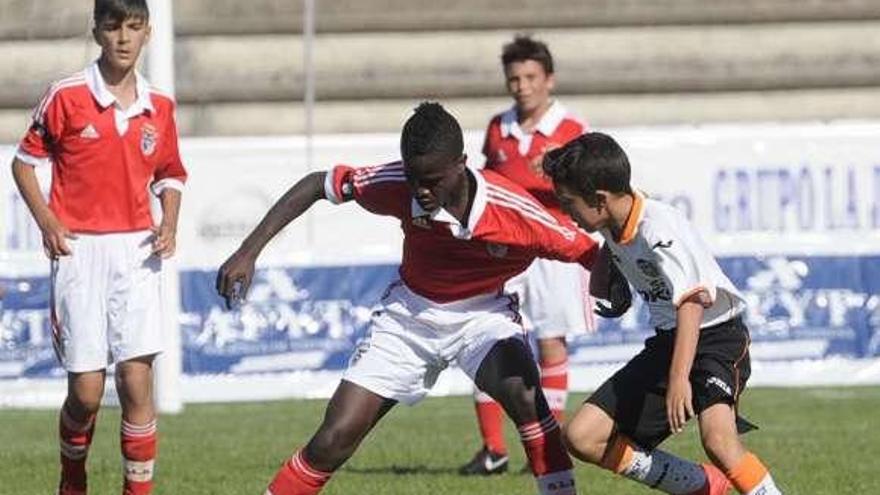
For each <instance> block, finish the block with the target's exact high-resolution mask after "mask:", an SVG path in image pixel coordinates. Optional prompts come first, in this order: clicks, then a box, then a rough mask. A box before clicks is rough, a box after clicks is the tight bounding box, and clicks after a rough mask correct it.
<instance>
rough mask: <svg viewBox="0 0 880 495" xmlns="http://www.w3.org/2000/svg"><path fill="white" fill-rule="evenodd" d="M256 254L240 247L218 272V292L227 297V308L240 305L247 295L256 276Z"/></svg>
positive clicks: (224, 297)
mask: <svg viewBox="0 0 880 495" xmlns="http://www.w3.org/2000/svg"><path fill="white" fill-rule="evenodd" d="M256 260H257V258H256V256H253V255H251V254H249V253H247V252H244V251H242V250H241V249H239V250H238V251H236V252H235V253H233V254H232V256H230V257H229V259H227V260H226V262H224V263H223V265H221V266H220V270H219V271H218V272H217V293H218V294H220V296H221V297H222V298H223V299H225V301H226V309H232V308H234V307H236V306H237V305H239V304H240V303H241V302H242V301H243V300H244V298H245V296H246V295H247V291H248V289H249V288H250V286H251V281H252V280H253V278H254V264H255V263H256Z"/></svg>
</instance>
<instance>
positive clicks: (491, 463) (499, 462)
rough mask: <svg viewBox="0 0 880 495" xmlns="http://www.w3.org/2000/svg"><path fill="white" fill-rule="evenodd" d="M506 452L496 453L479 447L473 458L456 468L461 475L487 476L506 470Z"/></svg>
mask: <svg viewBox="0 0 880 495" xmlns="http://www.w3.org/2000/svg"><path fill="white" fill-rule="evenodd" d="M507 461H508V458H507V454H496V453H494V452H492V451H491V450H489V449H488V448H486V447H483V448H482V449H480V451H479V452H477V453H476V454H475V455H474V457H473V459H471V460H470V461H468V463H467V464H465V465H463V466H461V467H460V468H458V474H460V475H462V476H489V475H492V474H501V473H504V472H507Z"/></svg>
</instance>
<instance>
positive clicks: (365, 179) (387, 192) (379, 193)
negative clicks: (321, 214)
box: [324, 162, 412, 218]
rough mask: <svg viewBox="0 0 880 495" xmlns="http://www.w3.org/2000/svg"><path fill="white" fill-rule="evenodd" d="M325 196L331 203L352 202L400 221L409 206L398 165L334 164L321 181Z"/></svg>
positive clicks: (406, 189) (404, 184)
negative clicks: (353, 165)
mask: <svg viewBox="0 0 880 495" xmlns="http://www.w3.org/2000/svg"><path fill="white" fill-rule="evenodd" d="M324 197H325V198H327V200H328V201H330V202H331V203H333V204H342V203H345V202H348V201H352V200H354V201H355V202H357V203H358V204H359V205H360V206H361V207H363V208H364V209H365V210H367V211H369V212H371V213H375V214H377V215H388V216H395V217H398V218H403V215H404V214H405V213H406V211H407V208H409V206H410V204H411V201H412V199H411V196H410V194H409V189H408V188H407V186H406V176H405V175H404V173H403V165H402V164H401V163H400V162H394V163H389V164H385V165H378V166H375V167H352V166H349V165H336V166H335V167H333V168H332V169H330V170H329V171H328V172H327V175H326V178H325V179H324Z"/></svg>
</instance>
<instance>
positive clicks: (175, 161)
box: [150, 104, 187, 196]
mask: <svg viewBox="0 0 880 495" xmlns="http://www.w3.org/2000/svg"><path fill="white" fill-rule="evenodd" d="M163 127H164V134H165V135H164V136H163V138H162V140H163V142H164V143H165V149H164V153H163V159H162V162H161V163H160V164H159V166H158V167H157V168H156V172H155V173H154V174H153V183H152V184H151V185H150V189H151V190H152V191H153V194H155V195H156V196H158V195H160V194H162V191H164V190H165V189H176V190H178V191H183V188H184V184H185V183H186V178H187V173H186V169H185V168H184V166H183V161H182V160H181V159H180V148H179V144H178V141H179V140H178V136H177V122H176V120H175V118H174V107H173V104H172V107H171V111H170V112H169V115H168V119H167V122H166V124H165V125H164V126H163Z"/></svg>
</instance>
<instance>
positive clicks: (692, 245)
mask: <svg viewBox="0 0 880 495" xmlns="http://www.w3.org/2000/svg"><path fill="white" fill-rule="evenodd" d="M601 234H602V236H603V237H604V238H605V241H606V242H607V243H608V245H609V247H610V248H611V253H612V256H613V258H614V261H615V263H616V264H617V266H618V268H620V271H621V272H622V273H623V275H624V276H625V277H626V279H627V280H628V281H629V282H630V284H631V285H632V286H633V287H634V288H635V290H636V291H638V293H639V294H640V295H641V296H642V298H643V299H644V301H645V303H646V304H647V305H648V310H649V312H650V322H651V325H652V326H653V327H655V328H657V329H661V330H672V329H674V328H675V327H676V316H677V315H676V310H677V309H678V306H679V305H681V303H682V302H683V301H684V300H685V299H687V298H689V297H691V296H693V295H695V294H696V295H698V296H699V297H700V299H701V301H702V303H703V307H704V308H705V311H704V312H703V322H702V324H701V325H700V327H701V328H705V327H709V326H712V325H717V324H719V323H723V322H725V321H728V320H730V319H732V318H734V317H736V316H738V315H739V314H740V313H742V312H743V311H744V310H745V300H744V298H743V296H742V294H741V293H740V292H739V291H738V290H737V289H736V287H735V286H734V285H733V283H732V282H731V281H730V279H728V278H727V276H726V275H725V274H724V272H722V271H721V267H720V266H718V262H717V261H716V260H715V257H714V256H712V254H711V253H710V252H709V249H708V247H707V246H706V243H705V242H704V241H703V239H702V238H701V237H700V235H699V233H697V231H696V229H694V227H693V226H692V225H691V223H690V221H688V219H687V218H686V217H685V216H684V215H683V214H682V213H681V212H680V211H679V210H678V209H676V208H675V207H673V206H670V205H667V204H664V203H661V202H659V201H656V200H653V199H648V198H646V197H645V196H644V195H642V194H641V193H639V192H636V193H635V201H634V202H633V208H632V212H631V213H630V216H629V218H628V219H627V222H626V225H625V226H624V229H623V232H622V233H621V236H620V239H619V240H618V241H615V240H614V238H613V236H612V235H611V233H610V232H609V231H607V230H602V231H601Z"/></svg>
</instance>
